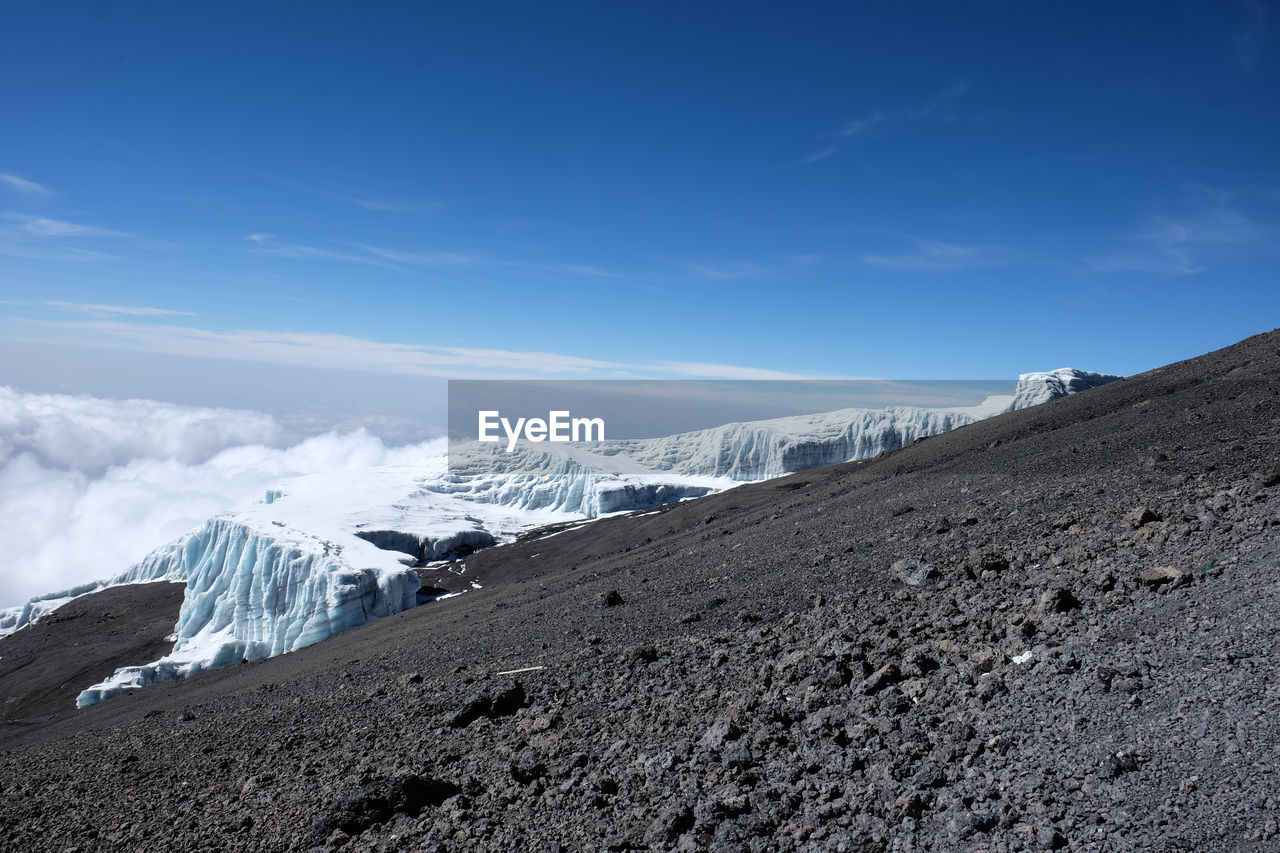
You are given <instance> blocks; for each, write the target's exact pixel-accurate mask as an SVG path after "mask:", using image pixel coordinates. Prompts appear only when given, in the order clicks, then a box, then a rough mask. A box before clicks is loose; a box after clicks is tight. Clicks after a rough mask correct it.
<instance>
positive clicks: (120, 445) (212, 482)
mask: <svg viewBox="0 0 1280 853" xmlns="http://www.w3.org/2000/svg"><path fill="white" fill-rule="evenodd" d="M442 450H443V445H442V444H441V443H439V442H428V443H424V444H418V445H408V446H404V447H389V446H388V445H386V444H385V443H384V442H383V441H382V440H381V439H379V438H377V437H376V436H374V435H372V434H370V433H369V432H367V431H365V430H363V429H360V430H355V431H353V432H345V433H338V432H328V433H324V434H322V435H317V436H312V437H310V438H305V439H301V440H298V439H291V437H290V436H289V435H288V433H287V431H286V430H284V429H283V428H282V427H281V426H280V425H279V423H278V422H277V421H276V420H275V419H273V418H272V417H271V416H269V415H265V414H261V413H258V412H250V411H241V410H233V409H207V408H197V407H190V406H177V405H171V404H167V403H157V402H154V401H150V400H104V399H100V398H95V397H79V396H66V395H54V394H28V393H23V392H17V391H13V390H11V389H9V388H4V387H0V607H7V606H11V605H15V604H19V603H21V602H22V601H25V600H26V599H28V598H30V597H31V596H33V595H37V594H41V593H48V592H53V591H56V590H60V589H63V588H66V587H69V586H73V585H75V584H78V583H83V582H86V581H91V580H98V579H101V578H105V577H107V576H109V575H111V574H114V573H116V572H119V571H121V570H123V569H125V568H128V567H129V566H130V565H132V564H133V563H134V562H136V561H137V560H139V559H141V558H142V557H143V556H145V555H146V554H147V553H148V552H150V551H151V550H152V549H154V548H155V547H157V546H159V545H162V544H164V543H165V542H168V541H170V540H171V539H174V538H176V537H177V536H179V535H181V534H182V533H184V532H186V531H187V530H189V529H190V528H192V527H194V526H196V525H197V524H199V523H201V522H202V521H204V520H205V519H206V518H208V517H209V516H212V515H216V514H217V513H219V512H222V511H224V510H226V509H229V508H231V507H232V506H235V505H237V504H240V503H244V502H247V501H252V500H256V499H259V498H261V497H262V494H263V492H264V491H265V490H266V489H268V488H270V487H272V486H274V485H275V484H276V483H278V482H279V481H280V480H282V479H285V478H287V477H291V476H297V475H302V474H310V473H316V472H320V471H332V470H341V469H347V468H361V467H367V466H372V465H384V464H394V463H397V462H407V461H410V460H413V459H416V458H421V457H422V456H423V455H425V454H427V453H431V452H441V451H442Z"/></svg>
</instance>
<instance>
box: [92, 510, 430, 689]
mask: <svg viewBox="0 0 1280 853" xmlns="http://www.w3.org/2000/svg"><path fill="white" fill-rule="evenodd" d="M344 551H345V548H344V546H343V545H340V544H336V543H333V542H330V541H327V540H324V539H320V538H316V537H310V536H308V535H306V534H302V533H300V532H298V531H294V530H288V529H286V530H283V531H281V532H280V533H279V534H276V535H273V534H270V533H266V532H264V531H261V530H258V529H256V528H255V527H254V526H253V525H252V524H251V523H247V522H246V520H244V519H238V518H235V517H234V516H231V517H220V518H215V519H212V520H210V521H209V522H207V523H206V524H205V525H204V526H203V527H201V528H199V529H198V530H194V531H192V532H191V533H188V534H187V535H186V536H184V537H183V538H181V539H179V540H178V541H177V542H174V543H171V544H170V545H167V546H165V547H164V548H161V549H160V550H159V551H156V552H155V553H153V554H152V555H151V556H149V557H148V558H147V559H146V560H144V561H143V563H144V564H150V566H151V567H152V569H153V570H154V573H159V572H163V573H164V574H166V575H185V576H186V578H187V591H186V597H185V598H184V599H183V602H182V609H181V611H180V613H179V615H178V626H177V630H176V631H175V634H176V642H175V643H174V646H173V651H172V652H171V653H170V654H168V655H166V656H165V657H163V658H161V659H160V660H158V661H155V662H153V663H149V664H145V665H142V666H131V667H125V668H123V669H119V670H117V671H116V672H115V673H114V674H113V675H112V676H111V677H110V678H108V679H106V680H105V681H103V682H101V683H99V684H95V685H93V686H92V687H89V688H88V689H86V690H84V691H82V692H81V693H80V695H79V696H78V697H77V699H76V705H77V707H81V708H83V707H85V706H86V705H92V704H94V703H95V702H99V701H101V700H102V699H105V698H107V697H108V696H112V695H114V694H116V693H119V692H120V691H121V690H128V689H134V688H137V687H143V686H146V685H148V684H156V683H159V682H164V681H174V680H176V679H179V678H184V677H187V676H190V675H195V674H196V673H199V672H201V671H203V670H205V669H216V668H218V667H223V666H229V665H231V664H236V663H240V662H242V661H253V660H260V659H262V658H267V657H273V656H275V655H280V654H284V653H286V652H291V651H295V650H297V649H300V648H303V647H304V646H309V645H311V644H312V643H316V642H319V641H320V640H323V639H325V638H327V637H331V636H333V635H334V634H337V633H339V632H341V631H346V630H348V629H350V628H355V627H357V626H359V625H363V624H365V623H366V622H369V621H370V620H372V619H377V618H379V617H381V616H390V615H391V614H394V613H399V612H400V611H402V610H407V609H408V608H410V607H412V606H414V604H415V603H416V598H417V592H418V588H419V586H420V585H421V584H420V582H419V580H418V575H417V573H415V572H414V571H413V570H412V569H407V568H405V567H403V566H400V567H398V568H390V567H387V566H382V567H375V568H363V569H358V568H354V567H353V566H352V564H351V563H350V562H349V561H348V559H347V558H345V557H344V555H343V552H344Z"/></svg>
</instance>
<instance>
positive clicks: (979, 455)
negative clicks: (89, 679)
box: [0, 333, 1280, 851]
mask: <svg viewBox="0 0 1280 853" xmlns="http://www.w3.org/2000/svg"><path fill="white" fill-rule="evenodd" d="M1278 380H1280V334H1277V333H1271V334H1269V335H1265V336H1259V337H1256V338H1252V339H1250V340H1248V341H1245V342H1243V343H1241V344H1238V345H1237V346H1235V347H1232V348H1229V349H1227V350H1222V351H1219V352H1216V353H1211V354H1210V355H1208V356H1205V357H1203V358H1201V359H1196V360H1193V361H1191V362H1184V363H1181V364H1178V365H1173V366H1170V367H1167V368H1163V369H1161V370H1158V371H1154V372H1152V373H1148V374H1144V375H1142V376H1139V377H1134V378H1131V379H1128V380H1125V381H1121V382H1116V383H1113V384H1111V385H1108V386H1104V387H1102V388H1098V389H1094V390H1091V391H1088V392H1086V393H1083V394H1080V395H1078V396H1076V397H1072V398H1068V399H1065V400H1060V401H1056V402H1053V403H1049V404H1046V405H1044V406H1041V407H1037V408H1035V409H1031V410H1027V411H1023V412H1015V413H1012V414H1009V415H1005V416H1002V417H1000V418H996V419H993V420H991V421H987V422H983V423H979V424H975V425H973V426H971V427H965V428H963V429H960V430H957V431H955V432H953V433H949V434H947V435H943V436H938V437H934V438H931V439H928V440H926V441H922V442H918V443H916V444H915V445H912V446H911V447H908V448H906V449H904V450H902V451H899V452H897V453H893V454H887V455H885V456H883V457H881V458H878V459H876V460H872V461H868V462H864V463H854V464H849V465H841V466H834V467H832V468H826V469H821V470H818V471H810V472H806V473H804V474H801V475H796V476H793V477H790V478H787V479H785V480H782V481H773V482H769V483H764V484H759V485H754V486H745V487H742V488H739V489H735V490H732V491H730V492H727V493H724V494H721V495H716V496H713V497H710V498H705V499H702V500H698V501H693V502H689V503H685V504H680V505H677V506H673V507H669V508H667V509H666V510H664V511H663V512H660V513H657V514H650V515H644V516H639V517H632V518H617V519H609V520H604V521H601V522H597V523H595V524H592V525H589V526H587V527H585V528H583V529H581V530H575V531H570V532H564V533H560V534H559V535H557V536H555V537H553V538H537V537H530V538H528V539H526V540H524V541H521V542H519V543H516V544H514V545H511V546H505V547H501V548H494V549H489V550H486V551H482V552H479V553H477V554H475V555H472V556H471V557H470V558H468V560H467V572H468V575H473V576H475V577H478V578H479V579H480V580H482V581H483V582H484V583H485V588H484V589H483V590H477V591H473V592H469V593H467V594H466V595H463V596H460V597H458V598H453V599H448V600H445V601H442V602H438V603H436V604H432V605H427V606H425V607H421V608H418V609H417V610H414V611H412V612H410V613H406V614H402V615H400V616H398V617H393V618H391V619H386V620H383V621H381V622H378V623H374V624H372V625H369V626H366V627H364V628H361V629H358V630H356V631H352V632H349V633H347V634H343V635H341V636H339V637H336V638H334V639H332V640H329V641H326V642H325V643H322V644H320V645H318V646H314V647H312V648H310V649H305V650H302V651H300V652H297V653H294V654H291V655H286V656H284V657H282V658H277V659H273V660H270V661H263V662H260V663H257V664H251V665H246V666H241V667H236V668H233V669H230V670H225V671H222V672H217V673H211V674H209V675H206V676H201V677H199V678H196V679H193V680H191V681H189V682H186V683H183V684H178V685H167V686H162V687H157V688H151V689H148V690H145V691H141V692H139V693H136V694H132V695H129V696H125V697H121V698H119V699H116V700H112V701H110V702H106V703H103V704H102V705H100V706H95V707H93V708H90V709H87V710H86V711H83V712H70V711H68V712H66V713H64V714H62V715H61V716H60V717H57V718H55V719H51V720H50V719H45V720H31V721H28V722H26V723H24V724H20V725H19V724H14V725H10V726H8V727H7V728H6V733H5V741H4V743H3V745H2V746H0V748H3V749H4V752H3V753H0V822H2V824H3V828H4V829H3V834H2V835H0V837H2V838H3V847H4V848H5V849H10V850H46V849H48V850H67V849H78V850H84V851H87V850H115V849H120V848H122V847H129V848H130V849H150V850H308V849H312V848H315V849H335V850H336V849H342V850H399V849H421V850H495V851H497V850H502V851H511V850H566V851H568V850H572V851H578V850H671V849H674V850H719V851H739V850H762V851H763V850H814V851H817V850H845V851H887V850H893V851H906V850H939V851H951V850H990V851H997V850H999V851H1012V850H1072V851H1127V850H1135V851H1136V850H1175V851H1212V850H1276V849H1280V828H1278V826H1277V821H1278V820H1280V784H1278V780H1277V775H1276V769H1277V764H1278V763H1280V762H1277V756H1278V755H1280V723H1278V722H1277V712H1278V711H1280V679H1278V678H1277V672H1276V669H1277V664H1276V661H1277V652H1280V635H1278V634H1277V632H1276V621H1275V620H1276V614H1277V613H1280V572H1278V569H1277V566H1278V564H1280V470H1278V468H1277V466H1278V465H1280V452H1278V451H1280V381H1278ZM0 654H3V650H2V649H0ZM528 667H543V668H542V669H539V670H535V671H528V672H522V673H517V674H514V675H500V674H499V673H502V672H505V671H509V670H515V669H524V668H528Z"/></svg>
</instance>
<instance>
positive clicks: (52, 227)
mask: <svg viewBox="0 0 1280 853" xmlns="http://www.w3.org/2000/svg"><path fill="white" fill-rule="evenodd" d="M4 218H5V219H8V220H9V221H10V222H16V223H17V229H18V230H19V231H22V232H23V233H24V234H27V235H29V236H31V237H127V236H128V235H127V234H125V233H124V232H123V231H115V230H113V229H110V228H100V227H98V226H96V225H83V224H81V223H78V222H68V221H67V220H65V219H53V218H51V217H48V216H31V215H29V214H25V213H12V212H10V213H6V214H5V215H4Z"/></svg>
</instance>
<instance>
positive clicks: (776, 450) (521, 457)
mask: <svg viewBox="0 0 1280 853" xmlns="http://www.w3.org/2000/svg"><path fill="white" fill-rule="evenodd" d="M1116 378H1119V377H1114V376H1108V375H1105V374H1097V373H1087V372H1084V371H1078V370H1072V369H1061V370H1055V371H1049V372H1045V373H1028V374H1024V375H1023V376H1022V377H1020V379H1019V382H1018V387H1017V389H1016V390H1015V393H1014V394H1013V395H1011V396H999V397H990V398H988V399H987V400H986V401H984V402H983V403H981V404H979V405H977V406H969V407H951V408H919V407H905V406H898V407H889V408H885V409H844V410H841V411H835V412H825V413H822V414H816V415H803V416H796V417H788V418H778V419H774V420H765V421H753V422H748V423H736V424H726V425H724V426H720V427H716V428H714V429H707V430H700V431H697V432H690V433H682V434H679V435H673V436H667V437H664V438H656V439H643V440H624V441H609V442H601V443H598V444H593V445H590V446H589V447H590V449H586V448H585V447H583V446H574V445H551V444H538V445H529V444H523V445H521V446H519V447H517V448H516V451H515V452H513V453H510V454H508V453H506V452H504V451H503V450H501V449H498V448H495V447H494V446H493V445H480V444H476V445H473V446H471V447H469V448H463V449H461V450H455V455H454V457H453V461H454V463H455V464H454V465H453V467H452V469H450V470H446V467H445V460H444V458H443V457H433V458H426V459H423V460H421V461H420V462H419V463H417V464H413V465H398V466H384V467H380V468H370V469H365V470H360V471H341V472H333V473H331V474H316V475H312V476H309V477H300V478H295V479H293V480H290V481H288V482H286V483H284V484H282V486H281V487H280V488H278V489H272V490H270V491H269V492H268V493H267V495H266V497H265V499H264V500H263V502H262V503H259V504H255V505H253V506H249V507H244V508H242V509H240V510H238V511H236V512H233V513H228V514H226V515H223V516H218V517H216V518H213V519H210V520H209V521H207V522H206V523H205V524H204V525H202V526H201V527H199V528H197V529H196V530H193V531H191V532H189V533H187V534H186V535H185V536H183V537H182V538H180V539H178V540H176V541H175V542H172V543H170V544H168V545H166V546H164V547H163V548H159V549H157V550H156V551H154V552H152V553H151V554H150V555H149V556H148V557H147V558H146V559H144V560H142V561H141V562H140V563H138V564H137V565H135V566H133V567H131V568H130V569H128V570H127V571H125V572H123V573H121V574H120V575H118V576H116V577H114V578H111V579H110V580H108V581H104V582H102V583H100V584H89V585H86V586H84V587H79V588H76V589H73V590H66V591H64V592H62V593H55V594H52V595H50V596H44V597H41V598H38V599H33V600H32V601H31V602H28V603H27V604H26V605H25V606H24V607H22V608H14V609H12V610H8V611H0V636H3V635H4V634H6V633H10V632H12V631H13V630H17V629H18V628H20V627H22V626H23V625H26V624H30V623H31V622H34V621H35V620H36V619H38V618H40V616H42V615H44V614H45V613H48V612H50V611H52V610H53V609H56V608H57V607H59V606H61V605H62V604H64V603H66V601H68V600H70V599H71V598H72V597H75V596H76V595H82V594H84V593H87V592H93V591H96V590H97V589H101V588H103V587H105V586H113V585H118V584H124V583H143V582H150V581H156V580H172V581H185V582H186V584H187V590H186V595H185V598H184V600H183V604H182V609H181V611H180V614H179V618H178V624H177V627H176V630H175V642H174V647H173V650H172V651H171V652H170V653H169V654H168V655H166V656H165V657H163V658H161V659H160V660H158V661H153V662H151V663H146V664H142V665H138V666H129V667H124V668H122V669H119V670H117V671H116V672H115V673H114V674H112V675H111V676H110V677H108V678H106V679H104V680H103V681H102V682H100V683H98V684H95V685H93V686H91V687H89V688H87V689H85V690H84V691H82V692H81V693H80V695H79V697H78V699H77V702H76V704H77V705H78V706H79V707H84V706H87V705H91V704H94V703H96V702H99V701H102V700H103V699H105V698H107V697H109V696H113V695H115V694H118V693H120V692H122V691H125V690H132V689H136V688H139V687H143V686H146V685H149V684H155V683H160V682H165V681H173V680H177V679H180V678H185V677H188V676H190V675H194V674H196V673H199V672H202V671H204V670H208V669H214V668H218V667H223V666H229V665H232V664H236V663H239V662H241V661H252V660H259V659H261V658H266V657H272V656H275V655H279V654H284V653H287V652H291V651H295V650H297V649H300V648H303V647H304V646H308V645H311V644H312V643H316V642H319V641H320V640H323V639H325V638H327V637H330V636H333V635H334V634H337V633H339V632H342V631H346V630H348V629H350V628H354V627H356V626H359V625H363V624H365V623H366V622H369V621H371V620H373V619H377V618H380V617H383V616H388V615H391V614H394V613H398V612H400V611H403V610H406V609H408V608H410V607H413V606H415V604H416V603H417V592H418V589H419V587H420V581H419V578H418V575H417V573H416V572H415V571H414V570H413V569H411V568H409V566H411V565H413V564H415V563H417V564H420V563H422V562H424V561H429V560H434V559H438V558H440V557H443V556H445V555H447V554H449V553H451V552H455V551H457V550H459V549H472V548H476V547H484V546H486V545H490V544H493V543H494V542H496V541H501V540H504V539H509V538H512V537H513V536H514V535H515V534H517V533H518V532H520V531H521V530H523V529H526V528H528V527H531V526H538V525H544V524H549V523H554V522H558V521H566V520H571V519H582V518H594V517H598V516H601V515H607V514H609V513H614V512H621V511H627V510H634V509H642V508H645V507H649V506H654V505H657V504H662V503H668V502H671V501H675V500H681V499H684V498H689V497H698V496H701V495H705V494H709V493H711V492H714V491H720V490H723V489H726V488H731V487H733V486H735V485H738V484H740V483H743V482H749V481H758V480H764V479H769V478H772V477H778V476H782V475H785V474H790V473H795V472H798V471H803V470H806V469H808V468H813V467H817V466H821V465H829V464H833V463H837V462H845V461H850V460H854V459H865V458H869V457H872V456H875V455H877V454H879V453H881V452H884V451H889V450H897V449H899V448H902V447H904V446H906V445H908V444H910V443H912V442H913V441H915V440H916V439H918V438H922V437H925V436H930V435H937V434H939V433H943V432H947V431H949V430H952V429H955V428H957V427H960V426H964V425H966V424H970V423H973V422H975V421H978V420H981V419H983V418H987V417H992V416H994V415H998V414H1002V413H1004V412H1008V411H1012V410H1015V409H1021V408H1025V407H1027V406H1032V405H1037V404H1039V403H1042V402H1047V401H1049V400H1053V399H1057V398H1059V397H1064V396H1067V395H1070V394H1074V393H1076V392H1078V391H1081V390H1085V389H1086V388H1091V387H1094V386H1096V385H1101V384H1103V383H1105V382H1109V381H1111V380H1113V379H1116Z"/></svg>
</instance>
